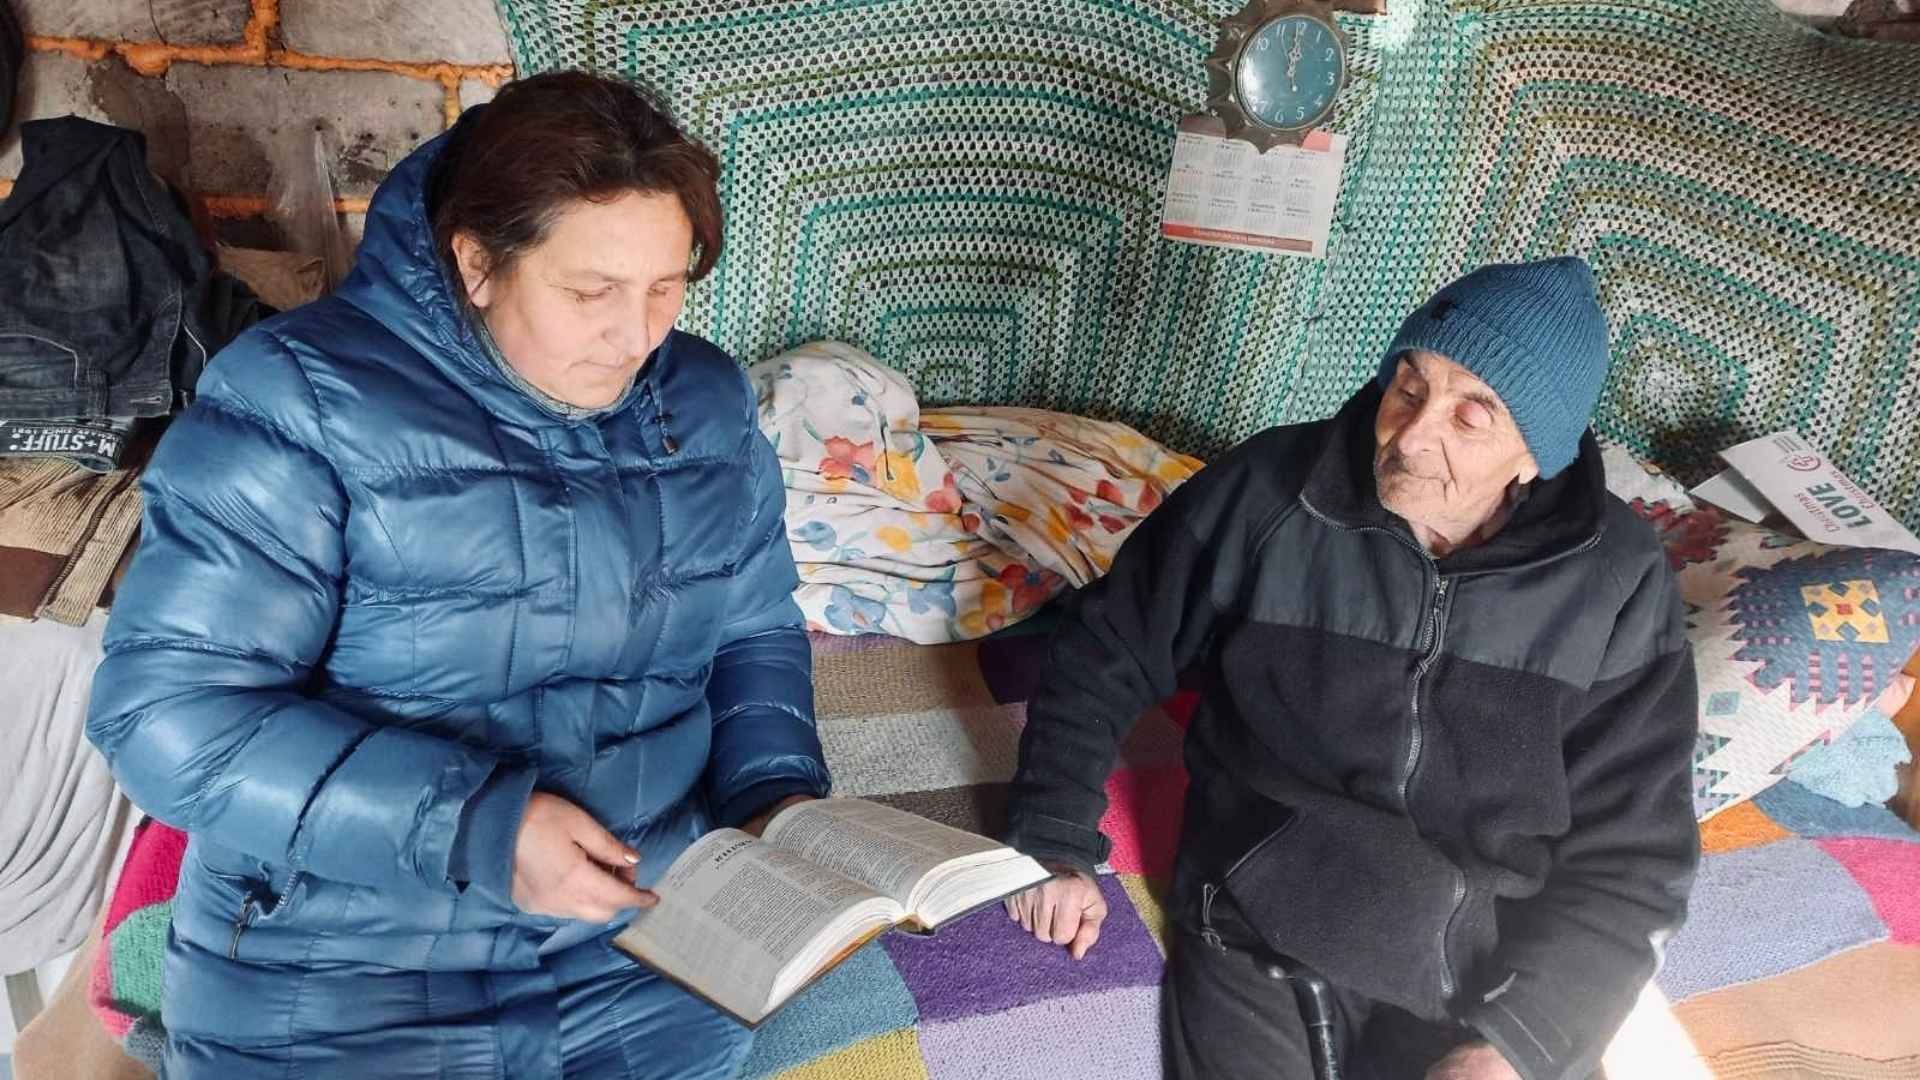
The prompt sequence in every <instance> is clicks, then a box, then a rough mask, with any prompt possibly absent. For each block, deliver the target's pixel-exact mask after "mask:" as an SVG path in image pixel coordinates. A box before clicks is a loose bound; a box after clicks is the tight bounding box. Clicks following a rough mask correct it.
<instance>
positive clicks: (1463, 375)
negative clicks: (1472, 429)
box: [1400, 349, 1508, 416]
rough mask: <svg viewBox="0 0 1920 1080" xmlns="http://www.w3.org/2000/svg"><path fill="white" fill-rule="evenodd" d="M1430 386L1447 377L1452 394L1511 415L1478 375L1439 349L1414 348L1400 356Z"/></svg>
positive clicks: (1492, 410)
mask: <svg viewBox="0 0 1920 1080" xmlns="http://www.w3.org/2000/svg"><path fill="white" fill-rule="evenodd" d="M1400 360H1401V363H1403V364H1405V365H1406V366H1408V367H1411V368H1412V369H1413V370H1414V373H1415V374H1417V375H1419V376H1420V378H1421V380H1422V381H1423V382H1425V383H1427V384H1428V385H1432V384H1433V383H1435V382H1438V381H1441V380H1444V381H1445V384H1446V390H1447V392H1448V393H1449V394H1451V395H1455V396H1458V397H1461V398H1464V399H1466V400H1468V401H1472V402H1477V403H1479V404H1480V405H1481V406H1483V407H1485V408H1486V409H1487V411H1489V412H1491V413H1493V414H1494V415H1495V416H1506V415H1508V410H1507V404H1506V402H1504V401H1501V400H1500V395H1499V393H1497V392H1496V391H1495V390H1494V389H1493V387H1491V386H1488V385H1487V384H1486V382H1485V381H1483V380H1482V379H1481V378H1480V377H1479V376H1478V375H1475V374H1474V373H1473V372H1471V371H1468V370H1467V369H1466V368H1464V367H1462V366H1461V365H1459V364H1456V363H1454V362H1453V361H1452V360H1450V359H1448V358H1447V357H1445V356H1442V355H1440V354H1439V353H1437V352H1432V351H1430V350H1427V349H1414V350H1412V351H1410V352H1407V353H1404V354H1402V355H1401V357H1400Z"/></svg>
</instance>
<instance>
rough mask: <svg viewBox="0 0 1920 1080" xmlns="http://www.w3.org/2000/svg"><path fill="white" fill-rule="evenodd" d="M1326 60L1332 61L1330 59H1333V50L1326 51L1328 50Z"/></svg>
mask: <svg viewBox="0 0 1920 1080" xmlns="http://www.w3.org/2000/svg"><path fill="white" fill-rule="evenodd" d="M1327 59H1328V60H1332V59H1333V50H1332V49H1328V50H1327Z"/></svg>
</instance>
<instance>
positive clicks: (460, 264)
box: [453, 229, 493, 311]
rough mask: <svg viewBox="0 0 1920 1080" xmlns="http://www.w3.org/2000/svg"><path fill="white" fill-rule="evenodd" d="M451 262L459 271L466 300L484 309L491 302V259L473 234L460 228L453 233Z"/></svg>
mask: <svg viewBox="0 0 1920 1080" xmlns="http://www.w3.org/2000/svg"><path fill="white" fill-rule="evenodd" d="M453 262H454V267H455V268H456V269H457V270H459V271H460V284H461V286H462V287H463V288H465V289H466V290H467V300H468V302H470V303H472V304H473V306H474V307H476V308H479V309H480V310H482V311H485V310H486V308H487V305H488V304H490V303H492V302H493V259H492V258H490V257H489V256H488V255H487V249H486V248H485V247H483V246H481V244H480V241H479V240H478V239H477V238H475V236H474V235H473V234H472V233H470V232H467V231H466V230H464V229H462V230H461V231H459V232H456V233H454V234H453Z"/></svg>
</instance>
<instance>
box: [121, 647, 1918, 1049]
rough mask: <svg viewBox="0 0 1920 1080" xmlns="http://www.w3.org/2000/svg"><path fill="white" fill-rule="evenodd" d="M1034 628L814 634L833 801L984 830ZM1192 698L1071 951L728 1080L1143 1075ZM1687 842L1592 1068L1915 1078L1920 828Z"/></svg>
mask: <svg viewBox="0 0 1920 1080" xmlns="http://www.w3.org/2000/svg"><path fill="white" fill-rule="evenodd" d="M1042 621H1043V622H1044V621H1046V620H1045V619H1044V617H1043V620H1042ZM1043 630H1044V626H1041V625H1031V626H1022V627H1019V628H1016V629H1015V630H1014V631H1011V632H1009V633H1008V634H1003V635H1000V636H996V637H992V638H988V639H985V640H983V641H978V642H972V643H966V644H958V645H943V646H934V647H927V646H917V645H912V644H909V643H906V642H903V641H900V640H898V639H893V638H881V637H864V638H837V637H828V636H826V635H816V636H815V638H814V656H815V665H816V686H817V691H816V692H817V697H818V703H819V716H820V734H821V741H822V742H823V744H824V745H825V747H826V751H827V756H828V759H829V762H830V764H831V766H832V768H833V773H834V780H835V784H836V789H837V790H838V791H839V793H841V794H845V795H860V796H866V797H869V798H875V799H878V800H880V801H882V802H887V803H891V804H893V805H896V806H900V807H903V808H905V809H908V810H911V811H914V812H916V813H919V814H923V815H926V816H928V817H932V818H936V819H939V820H942V821H946V822H949V823H952V824H955V825H959V826H961V827H963V828H968V829H974V830H977V831H982V832H989V833H991V832H994V831H996V830H997V829H998V828H999V827H1000V824H1001V821H1002V817H1003V811H1004V806H1005V790H1006V783H1007V781H1008V780H1009V779H1010V778H1011V776H1012V775H1013V767H1014V761H1015V755H1016V750H1017V742H1018V738H1019V732H1020V728H1021V725H1022V724H1023V722H1024V720H1025V704H1024V703H1025V702H1026V700H1027V698H1028V696H1029V694H1030V693H1031V691H1032V689H1033V688H1034V686H1035V684H1036V682H1037V680H1038V679H1039V678H1041V677H1042V675H1043V669H1044V664H1045V656H1044V652H1045V650H1044V648H1043V647H1042V644H1041V643H1042V639H1041V638H1040V637H1038V636H1037V635H1038V634H1039V633H1040V632H1042V631H1043ZM1190 708H1191V700H1190V699H1188V698H1180V699H1176V700H1175V701H1173V702H1170V703H1168V704H1167V705H1166V706H1164V707H1161V708H1157V709H1154V710H1152V711H1150V712H1149V713H1148V714H1147V715H1146V716H1145V717H1143V718H1142V719H1141V720H1140V722H1139V723H1138V724H1137V725H1136V726H1135V727H1134V728H1133V729H1132V732H1131V733H1130V734H1129V736H1128V738H1127V741H1126V743H1125V745H1124V747H1123V749H1122V753H1121V760H1120V768H1119V769H1118V771H1117V772H1116V773H1115V775H1114V776H1113V778H1112V780H1111V781H1110V782H1109V783H1108V785H1107V793H1108V796H1109V798H1110V800H1111V804H1112V805H1111V807H1110V809H1109V811H1108V813H1107V816H1106V820H1105V822H1104V823H1103V825H1102V828H1103V829H1104V830H1105V831H1106V832H1107V834H1108V835H1109V836H1111V837H1112V838H1113V841H1114V843H1113V854H1112V858H1111V868H1112V870H1113V871H1114V873H1112V874H1110V875H1106V876H1103V877H1102V879H1101V888H1102V889H1103V890H1104V891H1105V893H1106V896H1107V901H1108V904H1109V907H1110V909H1111V912H1112V913H1111V915H1110V916H1109V918H1108V921H1107V924H1106V927H1105V929H1104V930H1103V932H1102V935H1101V938H1100V943H1099V945H1098V946H1096V947H1095V948H1094V950H1093V951H1092V952H1091V953H1090V954H1089V955H1088V956H1087V958H1086V959H1085V960H1083V961H1080V962H1078V963H1076V962H1074V961H1072V960H1069V959H1068V958H1067V956H1066V954H1065V952H1064V951H1063V950H1061V949H1057V948H1053V947H1049V946H1042V945H1040V944H1039V943H1037V942H1035V941H1034V940H1033V939H1032V938H1031V937H1029V936H1026V935H1023V934H1022V933H1021V932H1020V931H1019V929H1018V928H1017V927H1016V926H1014V925H1013V924H1012V923H1010V922H1008V921H1007V918H1006V916H1005V915H1004V914H1003V913H1002V912H1000V911H999V910H998V909H997V908H993V909H989V910H986V911H983V912H980V913H978V914H976V915H974V916H972V917H970V918H968V919H966V920H964V921H962V922H960V923H957V924H953V925H950V926H948V927H947V928H945V929H943V930H941V932H940V933H938V934H936V935H934V936H933V937H931V938H918V937H912V936H908V935H901V934H894V935H887V936H886V937H883V938H882V939H881V940H880V941H878V942H875V943H874V944H871V945H869V946H867V947H866V948H865V949H863V950H862V951H861V952H859V953H856V954H855V955H854V957H853V958H852V959H851V960H849V961H848V962H846V963H845V964H843V965H842V966H841V967H839V968H838V969H836V970H835V971H834V972H832V973H831V974H829V975H828V976H827V977H826V978H824V979H822V980H821V981H820V982H819V983H817V984H815V985H814V986H813V987H812V988H810V989H809V990H807V991H806V992H804V993H802V994H801V995H800V996H799V997H798V998H796V999H795V1000H794V1001H793V1002H792V1003H791V1004H789V1005H788V1006H787V1008H786V1009H785V1010H783V1011H782V1012H780V1013H779V1014H777V1015H776V1016H775V1017H774V1018H773V1019H772V1020H770V1021H769V1022H768V1023H767V1024H766V1025H765V1026H763V1027H762V1028H761V1029H760V1031H759V1033H758V1036H757V1038H756V1040H755V1043H754V1049H753V1052H752V1056H751V1058H750V1059H749V1060H748V1063H747V1067H746V1069H745V1073H744V1075H746V1076H749V1077H770V1076H779V1077H783V1078H786V1080H802V1078H806V1080H816V1078H817V1080H828V1078H832V1080H910V1078H915V1077H926V1078H931V1080H958V1078H978V1080H1019V1078H1033V1080H1077V1078H1081V1077H1103V1078H1111V1080H1128V1078H1150V1077H1157V1076H1159V1075H1160V1059H1159V1047H1158V1038H1159V1027H1158V1008H1159V983H1160V976H1161V970H1162V965H1163V956H1164V952H1163V937H1162V924H1163V922H1164V915H1163V911H1162V908H1161V905H1160V902H1159V901H1158V900H1157V899H1156V897H1157V896H1158V895H1159V894H1160V893H1161V891H1162V885H1163V883H1164V882H1165V881H1166V880H1167V878H1168V876H1169V873H1170V870H1171V866H1172V861H1173V853H1174V846H1175V841H1176V838H1177V835H1178V831H1179V818H1180V807H1181V798H1182V796H1183V793H1184V791H1185V788H1186V773H1185V770H1184V769H1183V768H1182V767H1181V764H1180V742H1181V736H1182V723H1183V722H1184V718H1185V717H1186V716H1187V715H1188V714H1189V712H1190ZM1702 837H1703V842H1704V846H1705V848H1706V852H1707V854H1706V856H1705V860H1704V863H1703V865H1702V868H1701V873H1700V879H1699V883H1698V885H1697V886H1696V888H1695V891H1694V901H1693V911H1692V915H1691V917H1690V919H1689V921H1688V923H1687V925H1686V927H1685V929H1683V930H1682V931H1681V933H1680V934H1679V935H1678V936H1677V937H1675V938H1674V940H1673V941H1672V942H1670V943H1669V946H1668V951H1667V961H1666V965H1665V967H1664V969H1663V970H1662V971H1661V973H1660V975H1659V977H1658V979H1657V980H1656V984H1655V987H1654V988H1653V991H1652V992H1650V993H1649V995H1648V996H1647V1000H1646V1001H1644V1002H1643V1004H1644V1005H1645V1008H1644V1009H1643V1010H1642V1011H1641V1012H1638V1013H1636V1015H1635V1017H1634V1018H1633V1019H1632V1020H1630V1021H1629V1026H1628V1029H1627V1030H1626V1031H1625V1032H1624V1033H1623V1035H1622V1037H1621V1039H1620V1040H1619V1041H1618V1042H1617V1043H1616V1046H1615V1051H1614V1053H1615V1058H1614V1061H1615V1068H1614V1071H1613V1075H1615V1076H1621V1077H1660V1078H1662V1080H1668V1078H1681V1077H1686V1076H1689V1075H1702V1076H1704V1075H1708V1073H1707V1072H1703V1071H1697V1070H1700V1069H1704V1068H1711V1070H1712V1073H1713V1074H1714V1075H1720V1076H1741V1077H1755V1076H1783V1077H1784V1076H1805V1075H1819V1076H1831V1077H1842V1078H1846V1077H1860V1078H1881V1077H1896V1076H1915V1075H1920V1028H1916V1025H1915V1024H1914V1023H1913V1017H1914V1016H1915V1015H1920V893H1916V891H1915V890H1914V888H1913V885H1912V883H1913V882H1915V881H1920V834H1916V833H1914V832H1912V831H1910V830H1908V829H1907V828H1906V826H1904V825H1903V824H1901V823H1900V821H1899V820H1898V819H1897V818H1895V817H1894V816H1893V815H1892V814H1890V813H1888V812H1887V811H1886V810H1885V809H1883V808H1879V807H1867V808H1862V809H1856V810H1849V809H1846V808H1844V807H1841V806H1840V805H1839V804H1838V803H1835V802H1831V801H1829V800H1826V799H1822V798H1819V797H1817V796H1814V795H1812V794H1810V793H1808V792H1807V791H1806V790H1805V789H1803V788H1801V787H1799V786H1798V785H1795V784H1791V783H1783V784H1779V785H1776V786H1775V787H1773V788H1770V789H1769V790H1767V791H1766V792H1764V793H1762V794H1761V795H1760V796H1759V797H1758V798H1757V799H1755V800H1754V801H1752V802H1749V803H1746V804H1743V805H1741V806H1738V807H1735V808H1733V809H1731V810H1728V811H1726V812H1725V813H1722V814H1720V815H1719V816H1718V817H1715V818H1714V819H1712V820H1711V821H1709V822H1707V823H1706V825H1705V826H1703V827H1702ZM182 849H183V845H182V844H181V843H180V840H179V834H177V833H173V832H172V830H168V829H166V828H165V827H164V826H157V825H154V826H149V827H148V829H147V830H146V831H145V832H144V833H143V834H142V835H141V837H140V839H139V841H137V842H136V845H135V849H134V854H133V856H132V862H131V864H130V866H129V868H128V870H127V872H126V875H125V876H124V878H123V882H122V884H121V886H120V889H119V893H118V894H117V895H116V898H115V901H114V903H113V905H112V909H111V911H110V912H109V914H108V919H107V927H106V931H107V932H106V936H105V946H104V947H103V948H102V949H101V951H100V953H99V955H98V960H97V967H96V970H95V974H94V981H93V987H94V1000H95V1006H96V1009H97V1010H98V1011H100V1012H101V1014H102V1017H103V1019H104V1020H105V1021H106V1023H107V1026H108V1028H109V1030H110V1031H113V1032H114V1033H115V1034H116V1035H117V1036H126V1035H131V1038H130V1039H129V1040H128V1048H129V1050H130V1051H132V1052H135V1053H137V1054H144V1055H148V1056H151V1055H152V1054H154V1053H155V1052H156V1051H157V1049H158V1046H159V1043H158V1042H157V1040H156V1038H155V1037H156V1035H157V1034H158V1031H157V1022H158V1015H157V1012H158V1008H159V1004H160V999H161V992H162V988H161V982H160V977H159V961H160V956H161V948H162V943H163V942H164V936H165V933H166V920H167V901H168V898H170V896H171V893H172V881H173V876H172V875H173V874H174V872H175V871H177V867H178V864H179V859H180V856H181V852H182ZM1667 1002H1671V1003H1672V1004H1673V1008H1672V1011H1671V1014H1669V1013H1668V1011H1667V1010H1666V1008H1665V1007H1664V1006H1665V1003H1667ZM1676 1018H1677V1021H1678V1024H1677V1026H1676V1025H1675V1019H1676ZM1681 1031H1684V1037H1678V1038H1676V1037H1674V1036H1675V1035H1676V1033H1678V1032H1681ZM1796 1070H1797V1071H1796Z"/></svg>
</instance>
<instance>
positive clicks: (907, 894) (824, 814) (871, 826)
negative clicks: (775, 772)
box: [766, 799, 1002, 907]
mask: <svg viewBox="0 0 1920 1080" xmlns="http://www.w3.org/2000/svg"><path fill="white" fill-rule="evenodd" d="M766 842H767V843H769V844H772V845H773V846H775V847H777V848H784V849H785V850H787V851H790V852H793V853H795V854H797V855H799V856H800V857H801V858H803V859H805V860H807V861H808V862H810V863H813V864H814V865H816V866H823V867H826V868H827V869H830V870H835V871H838V872H840V873H842V874H845V875H847V876H848V877H850V878H856V879H858V880H860V881H864V882H866V883H867V884H868V885H871V886H873V888H874V889H875V890H877V891H878V892H880V893H881V894H883V895H885V896H888V897H891V898H892V899H893V900H894V901H896V902H897V903H899V904H900V905H901V906H902V907H909V906H911V904H912V902H913V890H914V887H915V886H916V885H917V884H919V882H920V879H921V878H923V877H926V876H927V875H928V874H930V873H932V872H933V871H934V870H935V869H937V868H938V867H940V865H941V864H943V863H947V862H951V861H952V860H954V859H960V858H965V857H967V856H970V855H979V854H981V853H983V852H990V851H1000V850H1002V848H1001V845H999V844H996V843H994V842H993V841H992V840H989V839H987V838H986V837H984V836H975V835H974V834H973V833H970V832H967V831H965V830H963V829H956V828H954V827H952V826H951V825H942V824H940V823H939V822H937V821H928V820H927V819H926V818H923V817H920V816H919V815H917V814H909V813H907V812H906V811H904V810H895V809H894V808H892V807H890V806H883V805H881V804H880V803H873V802H867V801H866V800H864V799H816V800H813V801H810V802H803V803H796V804H795V805H793V806H791V807H788V808H787V809H786V810H784V811H782V812H781V813H780V815H779V816H778V817H776V818H774V819H773V823H772V824H771V825H769V826H768V827H767V831H766Z"/></svg>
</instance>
